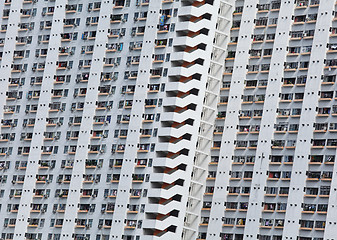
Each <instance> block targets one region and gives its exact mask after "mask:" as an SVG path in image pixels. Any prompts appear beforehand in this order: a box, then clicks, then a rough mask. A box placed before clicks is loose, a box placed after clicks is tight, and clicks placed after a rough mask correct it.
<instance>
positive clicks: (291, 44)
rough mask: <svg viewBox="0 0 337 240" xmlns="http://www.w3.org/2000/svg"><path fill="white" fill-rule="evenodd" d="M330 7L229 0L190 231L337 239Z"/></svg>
mask: <svg viewBox="0 0 337 240" xmlns="http://www.w3.org/2000/svg"><path fill="white" fill-rule="evenodd" d="M335 9H336V6H335V1H330V0H327V1H322V0H321V1H317V0H303V1H302V0H296V1H268V0H261V1H255V0H252V1H241V0H238V1H236V2H235V10H234V13H233V25H232V28H231V33H230V43H229V44H228V55H227V58H226V60H225V69H224V76H223V86H222V88H221V92H220V100H219V103H218V116H217V119H216V124H215V125H216V126H215V132H214V138H213V145H212V150H211V159H212V160H211V162H210V163H209V167H208V171H209V172H208V178H207V182H206V191H205V194H204V202H203V208H202V211H201V222H200V227H199V236H198V239H222V240H243V239H244V240H249V239H251V240H253V239H259V240H286V239H288V240H290V239H293V240H323V239H324V240H328V239H330V240H332V239H336V238H337V230H336V229H337V228H336V218H335V217H334V216H336V206H337V205H336V204H337V202H336V191H337V186H336V174H337V172H336V166H335V165H334V163H335V155H336V145H337V144H336V142H337V140H336V139H337V138H336V137H337V135H336V126H337V124H336V123H337V120H336V116H337V112H336V110H337V108H336V107H337V105H336V99H337V98H336V94H337V92H336V85H335V82H336V67H337V63H336V60H335V59H336V53H337V51H336V49H337V48H336V46H337V38H336V36H337V35H336V30H337V22H336V14H335V12H336V10H335Z"/></svg>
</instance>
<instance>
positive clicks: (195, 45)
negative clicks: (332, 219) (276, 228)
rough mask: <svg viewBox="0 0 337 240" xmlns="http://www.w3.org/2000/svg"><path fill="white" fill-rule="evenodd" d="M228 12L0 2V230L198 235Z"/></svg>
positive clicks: (164, 3) (127, 236)
mask: <svg viewBox="0 0 337 240" xmlns="http://www.w3.org/2000/svg"><path fill="white" fill-rule="evenodd" d="M233 11H234V8H233V2H231V1H225V0H204V1H200V0H2V1H1V3H0V15H1V16H0V17H1V26H0V57H1V60H0V64H1V66H0V67H1V76H0V89H1V90H0V105H1V108H0V116H1V133H0V134H1V135H0V169H1V170H0V171H1V172H0V181H1V185H0V207H1V208H0V228H1V230H0V239H6V240H9V239H15V240H21V239H27V240H36V239H38V240H47V239H48V240H68V239H74V240H109V239H110V240H113V239H123V240H149V239H159V238H160V239H181V238H182V239H196V238H197V237H198V232H199V222H200V217H199V216H200V211H201V209H202V204H203V197H204V192H205V189H206V191H208V190H207V188H206V186H205V182H206V178H207V167H208V162H210V160H211V157H210V156H211V146H212V137H213V132H214V130H213V128H214V121H215V118H216V112H217V101H218V94H219V92H220V88H221V84H222V78H223V69H224V59H225V58H226V47H227V44H228V42H229V40H230V38H229V32H230V28H231V19H232V16H233V14H232V13H233ZM247 47H248V46H247ZM324 47H325V46H324ZM226 79H227V80H228V79H229V78H226ZM331 87H332V85H331ZM223 94H224V92H223ZM233 136H234V135H233ZM235 136H236V135H235ZM212 152H213V150H212ZM331 166H333V165H331ZM331 166H330V167H331ZM219 170H220V169H219ZM222 211H223V209H222Z"/></svg>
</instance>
